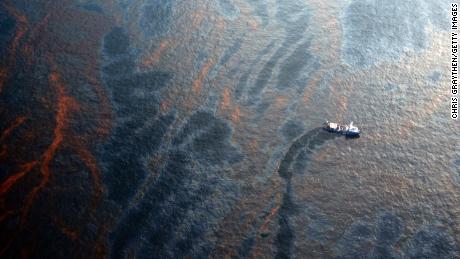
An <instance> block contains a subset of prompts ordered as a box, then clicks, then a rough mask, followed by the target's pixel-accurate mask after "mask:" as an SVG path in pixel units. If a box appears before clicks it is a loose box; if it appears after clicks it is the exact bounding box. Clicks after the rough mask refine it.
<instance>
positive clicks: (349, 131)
mask: <svg viewBox="0 0 460 259" xmlns="http://www.w3.org/2000/svg"><path fill="white" fill-rule="evenodd" d="M323 129H324V130H326V131H329V132H333V133H338V134H343V135H345V136H347V137H359V133H360V131H359V128H358V127H356V126H354V125H353V122H350V124H348V125H340V124H338V123H335V122H329V121H326V122H325V123H324V126H323Z"/></svg>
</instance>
